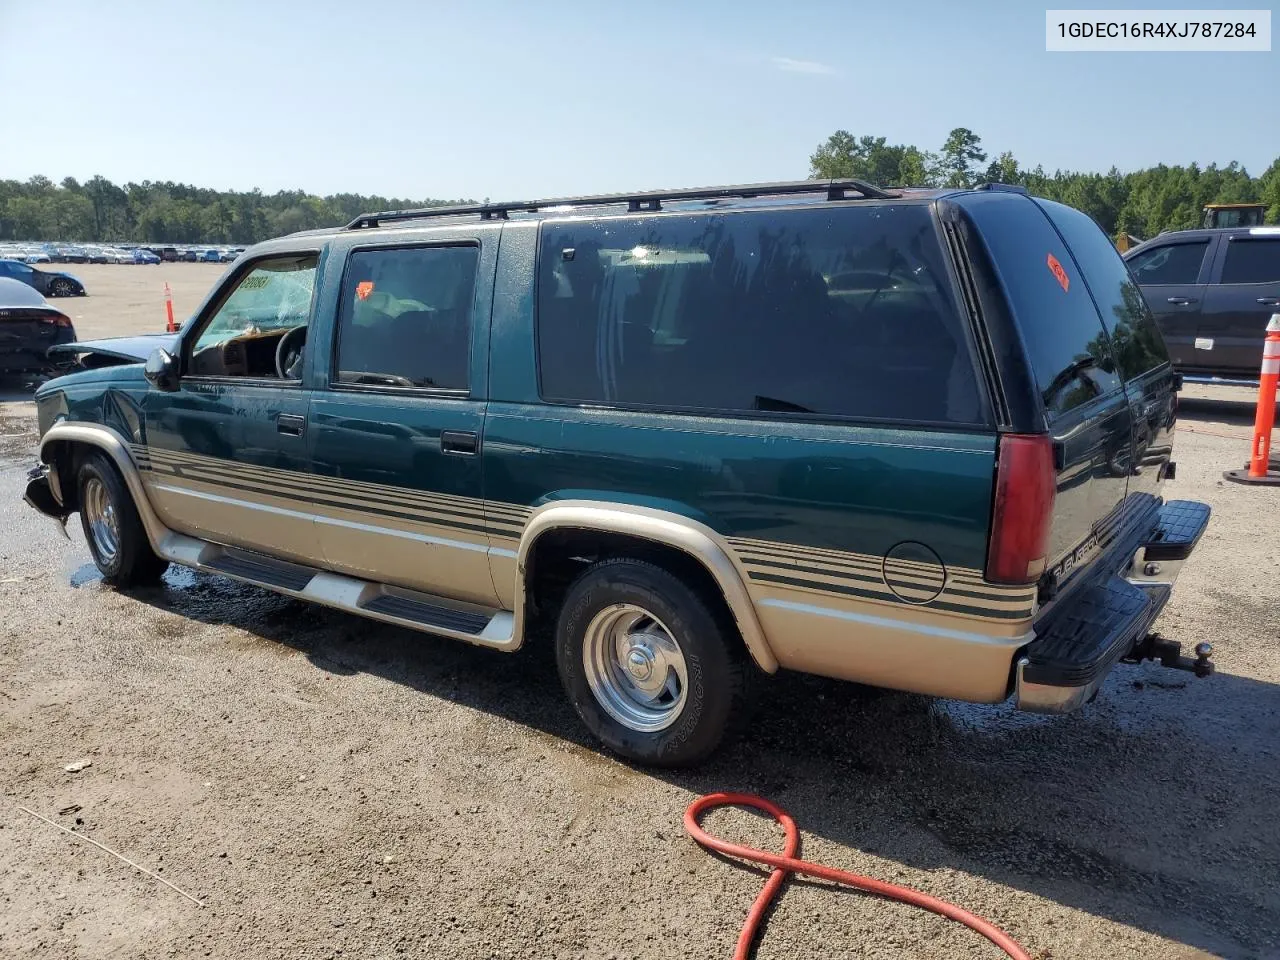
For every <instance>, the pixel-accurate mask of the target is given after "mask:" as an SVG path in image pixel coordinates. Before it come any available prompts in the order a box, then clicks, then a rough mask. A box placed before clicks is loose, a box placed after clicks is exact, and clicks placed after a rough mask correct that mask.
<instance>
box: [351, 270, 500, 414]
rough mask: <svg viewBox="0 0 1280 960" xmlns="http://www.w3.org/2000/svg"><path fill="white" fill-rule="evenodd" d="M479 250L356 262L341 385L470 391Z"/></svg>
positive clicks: (352, 272) (352, 276)
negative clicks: (472, 313)
mask: <svg viewBox="0 0 1280 960" xmlns="http://www.w3.org/2000/svg"><path fill="white" fill-rule="evenodd" d="M479 254H480V250H479V248H478V247H474V246H468V247H402V248H398V249H387V250H360V251H357V252H355V253H353V254H352V255H351V259H350V261H349V263H348V265H347V274H346V279H345V280H344V281H343V288H342V307H341V311H340V312H339V315H338V352H337V363H336V379H337V380H338V382H340V383H364V384H381V385H383V386H397V387H432V388H436V389H444V390H465V389H467V385H468V382H469V373H470V370H469V368H470V357H471V333H470V331H471V301H472V297H473V294H474V292H475V282H476V262H477V260H478V258H479Z"/></svg>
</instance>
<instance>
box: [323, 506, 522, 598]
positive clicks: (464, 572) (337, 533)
mask: <svg viewBox="0 0 1280 960" xmlns="http://www.w3.org/2000/svg"><path fill="white" fill-rule="evenodd" d="M371 519H372V518H371V517H370V516H369V515H368V514H367V513H363V512H361V511H358V510H346V509H341V508H335V507H328V506H325V507H317V508H316V525H317V528H318V529H319V532H320V540H321V543H322V544H323V556H324V561H325V563H324V565H325V567H326V568H328V569H330V570H336V571H338V572H339V573H347V574H351V575H353V576H357V577H363V578H365V579H368V580H374V581H377V582H380V583H391V584H396V585H397V586H402V587H408V588H410V589H412V590H423V591H426V592H428V593H438V594H441V595H443V596H447V597H454V598H457V599H459V600H467V601H470V602H472V603H481V604H496V603H498V596H497V593H496V592H495V590H494V583H493V577H492V574H491V573H490V570H489V545H488V538H487V537H486V536H485V535H484V534H483V533H477V534H470V533H467V532H465V531H459V530H456V529H446V528H441V527H435V526H432V525H431V524H426V523H418V522H415V521H407V520H405V521H398V522H397V524H396V526H395V527H388V526H383V525H381V524H379V523H371V522H370V521H371ZM513 582H514V578H513ZM504 605H505V604H504ZM507 609H510V607H509V606H508V607H507Z"/></svg>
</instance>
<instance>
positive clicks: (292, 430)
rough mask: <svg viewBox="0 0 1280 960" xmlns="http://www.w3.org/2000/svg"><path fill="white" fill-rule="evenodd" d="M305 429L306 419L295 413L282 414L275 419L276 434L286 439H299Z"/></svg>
mask: <svg viewBox="0 0 1280 960" xmlns="http://www.w3.org/2000/svg"><path fill="white" fill-rule="evenodd" d="M306 429H307V421H306V419H305V418H304V417H300V416H298V415H297V414H295V413H282V414H280V415H279V416H278V417H276V432H277V433H283V434H284V435H285V436H286V437H300V436H302V434H303V433H304V432H305V431H306Z"/></svg>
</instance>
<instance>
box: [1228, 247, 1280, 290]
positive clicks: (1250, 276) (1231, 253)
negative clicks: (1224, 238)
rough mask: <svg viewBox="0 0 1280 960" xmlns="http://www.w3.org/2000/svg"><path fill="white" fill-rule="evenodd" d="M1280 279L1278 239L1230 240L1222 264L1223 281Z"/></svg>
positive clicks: (1240, 281)
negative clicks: (1224, 260)
mask: <svg viewBox="0 0 1280 960" xmlns="http://www.w3.org/2000/svg"><path fill="white" fill-rule="evenodd" d="M1278 281H1280V240H1232V241H1231V242H1230V243H1228V244H1227V259H1226V262H1225V263H1223V265H1222V282H1223V283H1276V282H1278Z"/></svg>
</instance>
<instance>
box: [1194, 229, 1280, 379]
mask: <svg viewBox="0 0 1280 960" xmlns="http://www.w3.org/2000/svg"><path fill="white" fill-rule="evenodd" d="M1263 229H1265V228H1263ZM1220 246H1221V248H1222V249H1221V250H1219V252H1218V256H1217V257H1216V258H1215V259H1216V263H1215V264H1214V271H1213V277H1214V281H1213V283H1212V284H1210V285H1209V287H1208V290H1207V293H1206V295H1205V304H1204V319H1203V322H1202V324H1201V330H1202V336H1204V337H1211V338H1212V339H1213V354H1214V358H1215V361H1216V364H1215V365H1216V366H1218V367H1219V368H1220V369H1221V370H1222V371H1223V372H1224V373H1234V374H1237V375H1239V376H1244V377H1248V378H1250V379H1256V378H1257V376H1258V369H1259V366H1260V364H1261V362H1262V341H1263V337H1264V336H1265V333H1266V328H1267V321H1268V320H1269V319H1270V317H1271V314H1273V313H1278V312H1280V235H1277V234H1275V233H1270V232H1267V233H1263V232H1254V231H1250V232H1248V233H1241V234H1234V235H1232V236H1231V237H1230V238H1228V239H1224V240H1223V241H1222V243H1221V244H1220Z"/></svg>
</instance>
